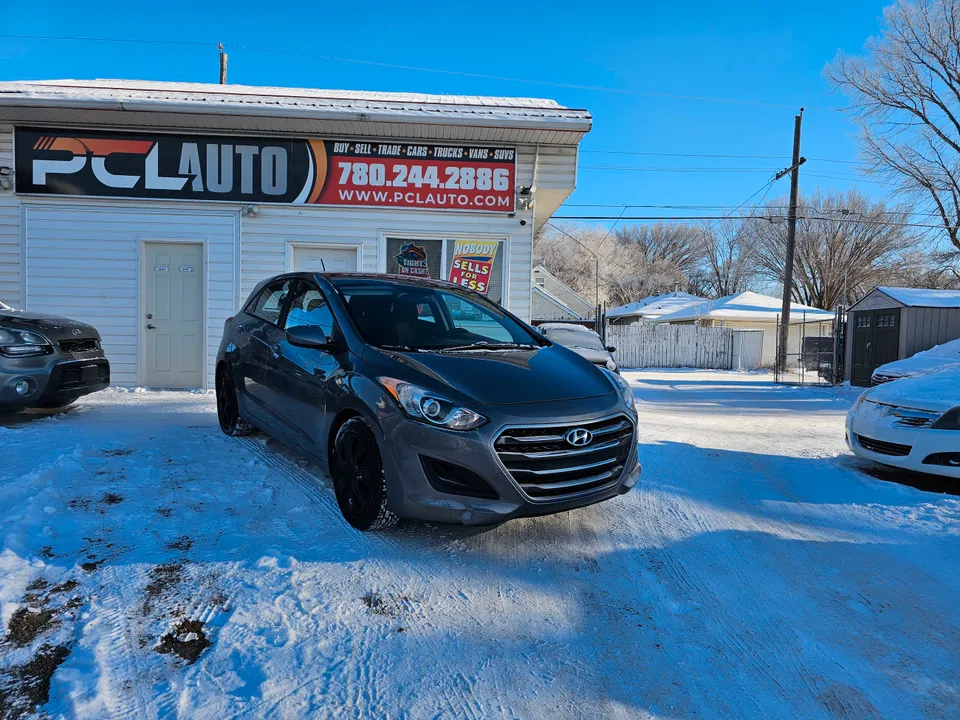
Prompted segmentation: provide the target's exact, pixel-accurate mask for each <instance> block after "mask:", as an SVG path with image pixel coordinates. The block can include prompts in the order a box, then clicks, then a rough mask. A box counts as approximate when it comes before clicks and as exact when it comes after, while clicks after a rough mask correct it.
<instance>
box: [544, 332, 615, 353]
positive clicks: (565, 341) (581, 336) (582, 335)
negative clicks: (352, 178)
mask: <svg viewBox="0 0 960 720" xmlns="http://www.w3.org/2000/svg"><path fill="white" fill-rule="evenodd" d="M543 334H544V335H546V336H547V337H548V338H550V339H551V340H553V341H554V342H555V343H557V344H558V345H563V346H564V347H568V348H575V347H578V348H585V349H587V350H604V351H606V349H607V348H606V347H604V345H603V341H602V340H601V339H600V336H599V335H597V334H596V333H593V332H589V331H584V330H568V329H566V328H550V329H549V330H544V332H543Z"/></svg>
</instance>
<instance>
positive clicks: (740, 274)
mask: <svg viewBox="0 0 960 720" xmlns="http://www.w3.org/2000/svg"><path fill="white" fill-rule="evenodd" d="M701 243H702V247H703V251H702V255H703V269H702V271H701V272H700V273H699V274H698V275H695V276H694V277H696V278H698V279H699V284H700V285H701V286H702V289H701V292H703V293H706V294H707V295H710V296H712V297H724V296H726V295H734V294H736V293H738V292H743V291H744V290H749V289H750V284H751V281H752V280H753V278H754V276H755V275H756V274H757V258H756V253H755V248H754V246H753V245H752V244H751V243H750V242H749V234H748V232H746V229H745V228H744V225H743V222H742V221H741V220H740V219H736V220H725V221H723V222H721V223H719V224H718V225H717V226H716V227H715V228H712V229H710V230H707V231H706V232H704V234H703V237H702V240H701Z"/></svg>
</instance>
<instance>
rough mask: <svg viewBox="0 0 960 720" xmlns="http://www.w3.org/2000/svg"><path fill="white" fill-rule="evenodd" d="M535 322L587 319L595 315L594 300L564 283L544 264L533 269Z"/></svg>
mask: <svg viewBox="0 0 960 720" xmlns="http://www.w3.org/2000/svg"><path fill="white" fill-rule="evenodd" d="M531 309H532V312H531V318H532V320H533V322H535V323H536V322H546V321H548V320H587V319H592V318H593V316H594V315H595V312H596V310H595V308H594V305H593V303H592V302H590V301H589V300H587V299H586V298H585V297H584V296H583V295H581V294H580V293H578V292H577V291H576V290H574V289H573V288H571V287H569V286H567V285H564V284H563V282H561V281H560V279H559V278H557V277H556V276H555V275H553V274H552V273H551V272H550V271H549V270H547V269H546V268H545V267H544V266H543V265H537V266H536V267H535V268H534V269H533V294H532V306H531Z"/></svg>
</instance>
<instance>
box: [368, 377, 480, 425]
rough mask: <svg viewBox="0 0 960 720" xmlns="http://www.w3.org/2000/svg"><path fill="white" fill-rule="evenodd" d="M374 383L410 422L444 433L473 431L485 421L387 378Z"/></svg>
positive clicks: (433, 395)
mask: <svg viewBox="0 0 960 720" xmlns="http://www.w3.org/2000/svg"><path fill="white" fill-rule="evenodd" d="M377 380H378V381H379V382H380V384H381V385H383V387H384V388H386V390H387V392H389V393H390V394H391V395H392V396H393V399H394V400H396V401H397V404H398V405H400V408H401V409H402V410H403V411H404V412H405V413H406V414H407V415H408V416H409V417H411V418H413V419H414V420H419V421H421V422H426V423H429V424H430V425H436V426H437V427H443V428H447V429H448V430H473V429H474V428H478V427H480V426H481V425H483V424H484V423H485V422H486V421H487V418H485V417H484V416H483V415H480V414H479V413H475V412H474V411H473V410H471V409H469V408H465V407H462V406H460V405H457V404H456V403H455V402H452V401H451V400H448V399H447V398H445V397H443V395H440V394H438V393H435V392H433V391H432V390H427V389H426V388H422V387H420V386H419V385H414V384H413V383H408V382H404V381H403V380H397V379H396V378H389V377H381V378H377Z"/></svg>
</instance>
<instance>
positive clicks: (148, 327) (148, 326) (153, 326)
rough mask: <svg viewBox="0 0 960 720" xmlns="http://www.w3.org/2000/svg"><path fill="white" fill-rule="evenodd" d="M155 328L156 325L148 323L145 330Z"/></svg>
mask: <svg viewBox="0 0 960 720" xmlns="http://www.w3.org/2000/svg"><path fill="white" fill-rule="evenodd" d="M156 329H157V326H156V325H150V324H149V323H148V324H147V330H156Z"/></svg>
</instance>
